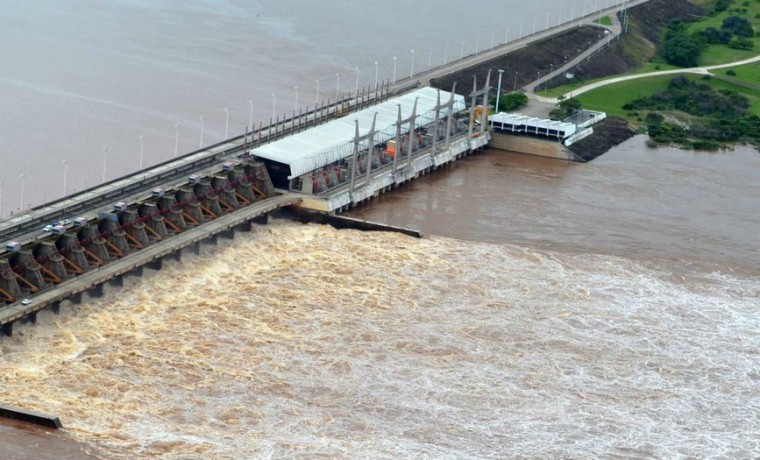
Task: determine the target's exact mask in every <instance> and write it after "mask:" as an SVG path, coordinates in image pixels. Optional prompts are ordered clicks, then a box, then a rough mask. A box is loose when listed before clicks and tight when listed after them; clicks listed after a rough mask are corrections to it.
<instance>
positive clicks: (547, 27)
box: [544, 13, 551, 30]
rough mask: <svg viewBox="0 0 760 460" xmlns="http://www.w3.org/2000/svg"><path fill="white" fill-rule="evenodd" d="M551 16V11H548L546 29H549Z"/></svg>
mask: <svg viewBox="0 0 760 460" xmlns="http://www.w3.org/2000/svg"><path fill="white" fill-rule="evenodd" d="M549 16H551V13H546V28H545V29H544V30H548V29H549Z"/></svg>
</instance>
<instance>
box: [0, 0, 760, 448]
mask: <svg viewBox="0 0 760 460" xmlns="http://www.w3.org/2000/svg"><path fill="white" fill-rule="evenodd" d="M297 3H298V2H294V1H282V2H277V3H275V2H266V1H262V2H236V1H224V2H222V1H218V0H213V1H212V0H208V1H197V2H190V3H185V4H183V6H182V7H177V6H176V5H174V4H173V3H172V2H163V1H160V0H150V1H147V0H146V1H141V2H121V1H115V2H108V4H107V5H106V4H101V3H97V2H95V3H93V2H80V3H76V4H72V3H71V2H67V3H66V2H57V1H53V0H45V1H40V2H34V3H19V2H2V1H1V0H0V4H3V6H4V14H3V16H2V18H0V24H1V25H2V27H0V38H2V40H3V43H4V47H3V48H2V49H0V58H2V62H3V67H2V68H0V77H1V78H0V95H2V97H3V100H4V101H5V103H4V105H3V108H4V110H3V111H2V112H0V132H2V133H3V135H4V143H3V146H2V149H3V150H2V159H3V162H2V168H0V182H2V193H3V195H2V197H3V198H4V201H3V202H2V203H3V205H2V209H0V214H2V215H3V216H7V215H8V214H9V213H10V211H17V210H18V209H20V208H21V207H22V206H23V204H22V201H23V203H26V204H27V205H28V204H30V203H39V202H41V201H43V200H44V199H45V198H52V197H54V196H60V195H61V192H62V191H63V190H62V185H63V184H62V182H61V183H59V180H60V179H61V177H60V176H61V166H62V165H61V164H60V163H59V161H62V160H67V161H68V164H67V167H68V183H67V190H68V191H72V190H75V189H81V188H82V187H84V186H88V185H89V186H91V185H94V184H95V183H99V182H100V179H101V173H102V170H103V166H104V164H103V153H102V151H101V149H102V147H108V150H107V152H106V159H107V161H108V162H107V164H106V165H107V166H108V168H107V173H108V177H115V176H116V175H118V174H120V173H123V172H128V171H132V170H134V169H135V168H136V167H137V162H138V157H137V155H138V152H139V150H138V149H139V143H138V136H139V135H141V134H142V135H144V141H145V145H144V147H145V161H146V164H153V163H155V162H157V161H159V160H162V159H167V158H169V157H171V156H172V155H173V152H174V145H175V144H174V141H175V137H174V136H175V128H174V123H178V124H179V127H178V131H176V132H177V133H179V137H178V139H179V150H180V151H181V152H184V151H187V150H189V149H191V148H193V147H194V146H197V145H198V143H199V134H200V133H199V128H200V126H199V121H200V120H199V119H198V115H200V114H205V115H206V116H205V118H204V123H205V125H204V127H205V136H206V137H205V143H209V142H213V141H216V140H219V139H220V138H221V136H222V135H223V133H224V122H225V119H224V115H225V113H224V112H223V108H224V107H228V108H229V109H230V110H229V112H230V123H229V124H230V132H236V131H235V130H233V129H232V127H233V126H237V127H238V128H237V131H241V130H242V126H243V125H245V124H246V123H247V121H248V117H249V108H250V106H249V105H248V100H249V98H250V99H251V100H253V101H254V104H252V105H253V107H254V120H259V119H268V116H269V113H270V111H271V108H272V107H271V105H272V103H273V102H275V101H273V100H272V99H274V98H272V96H271V93H272V92H276V93H277V99H276V102H277V104H279V105H278V107H279V108H278V111H283V108H282V106H283V105H285V106H286V108H287V110H291V109H292V107H293V105H294V102H295V101H294V99H293V97H294V94H293V89H294V85H300V86H301V87H300V91H301V92H300V96H301V98H302V99H301V101H304V100H308V101H309V102H308V103H311V101H313V100H314V99H315V96H316V94H315V90H316V87H315V86H312V85H313V84H314V83H315V82H314V79H315V78H319V79H320V81H321V83H322V86H321V90H322V92H323V93H322V94H323V95H324V97H325V98H326V97H332V96H334V92H335V90H336V88H335V86H334V85H335V84H336V81H335V73H336V72H340V73H341V75H342V77H341V80H340V83H339V85H342V86H341V88H342V89H343V90H345V91H348V90H351V89H352V88H351V86H352V79H353V78H355V75H354V74H352V71H353V70H354V69H355V67H356V66H359V67H360V68H361V74H360V79H361V81H362V82H365V83H367V82H371V81H372V79H373V77H374V75H372V74H373V70H374V69H373V60H374V59H378V60H379V61H380V64H379V70H380V76H381V78H383V77H385V78H387V77H389V76H390V75H391V71H392V67H391V66H392V61H390V59H389V58H390V56H392V55H397V56H398V57H399V60H398V64H399V67H398V75H399V77H401V76H402V75H403V74H404V73H406V72H408V71H409V70H410V64H411V62H410V57H411V56H410V53H409V51H410V50H409V48H410V46H409V45H410V43H414V46H415V47H416V49H417V55H416V56H417V65H418V66H422V67H423V68H424V67H425V66H426V65H427V62H426V61H427V60H428V57H430V59H431V62H432V63H435V60H436V59H439V60H441V59H442V57H443V53H444V52H448V57H449V58H452V57H458V54H459V52H460V46H461V45H460V43H461V42H463V41H465V42H466V48H465V49H464V52H465V54H467V53H469V52H472V51H474V47H475V46H480V47H481V48H482V47H484V46H485V45H486V44H488V42H489V41H490V38H491V37H492V36H494V37H496V39H497V41H498V37H499V36H500V34H501V30H502V26H503V25H504V19H503V18H505V17H507V18H509V19H508V20H507V27H510V26H511V27H512V29H511V32H510V33H511V35H512V36H514V35H515V34H516V30H517V27H518V25H519V24H520V23H524V24H525V32H527V31H528V30H529V28H530V27H531V26H532V25H533V24H534V23H538V26H539V28H540V26H542V25H543V24H541V23H542V22H543V21H544V19H546V21H547V22H548V21H549V20H550V19H551V20H552V22H553V21H554V20H556V19H559V17H560V16H561V15H562V16H563V17H565V18H567V17H569V16H570V15H571V12H572V11H573V10H571V8H574V13H575V14H576V15H577V14H578V12H579V11H580V10H589V9H590V8H591V7H590V3H597V2H588V1H586V2H581V1H577V2H565V1H561V2H560V1H552V0H544V1H540V0H536V1H535V2H531V3H530V4H524V2H522V3H520V2H511V1H508V2H479V1H477V0H476V1H471V2H453V1H452V2H446V1H442V0H441V1H436V2H427V1H419V2H412V3H410V4H406V3H405V2H400V1H398V2H396V1H394V2H389V3H387V4H384V5H385V6H386V7H385V8H380V7H372V11H370V12H364V13H362V14H359V13H355V14H354V13H352V14H347V13H346V12H345V8H347V7H346V6H345V5H344V2H338V1H324V2H319V6H318V7H314V6H310V7H307V6H303V5H297ZM518 3H519V4H518ZM598 3H599V5H600V6H601V4H602V3H603V2H602V1H601V0H600V1H599V2H598ZM605 3H606V2H605ZM315 5H316V4H315ZM485 5H488V6H489V8H492V9H491V10H489V11H491V12H492V14H490V15H489V17H488V18H484V17H483V14H482V13H480V12H479V11H478V7H483V6H485ZM376 6H377V5H376ZM299 8H300V9H299ZM405 8H409V11H406V10H405ZM562 8H565V9H564V10H562ZM546 11H549V12H550V13H548V14H547V13H546ZM296 12H298V13H296ZM400 12H402V13H405V14H399V13H400ZM450 16H455V17H457V18H458V20H459V24H455V26H456V25H462V24H464V26H461V27H455V26H451V27H449V29H447V33H450V36H446V35H442V33H441V27H440V24H442V23H445V22H446V18H447V17H450ZM420 18H427V19H426V20H423V19H420ZM494 31H499V34H498V35H497V34H496V33H495V32H494ZM505 32H508V31H505ZM442 36H443V37H444V38H441V37H442ZM346 37H350V39H348V38H346ZM422 50H425V51H422ZM431 50H432V51H435V52H436V54H433V55H429V54H428V53H429V52H430V51H431ZM326 82H329V83H326ZM306 88H308V89H306ZM328 93H332V94H330V95H328ZM283 95H285V96H283ZM306 103H307V102H303V103H302V104H303V105H305V104H306ZM214 107H217V109H214ZM214 110H215V112H213V114H212V111H214ZM43 128H44V132H45V135H40V134H39V133H40V130H41V129H43ZM130 145H131V147H130ZM758 171H760V155H758V152H757V151H755V150H752V149H748V148H744V147H741V148H737V149H736V150H734V151H730V152H720V153H711V154H705V153H694V152H684V151H680V150H675V149H658V150H650V149H647V148H646V147H645V146H644V142H643V140H642V139H641V138H634V139H632V140H631V141H629V142H626V143H625V144H624V145H622V146H620V147H618V148H616V149H613V151H611V152H610V153H608V154H606V155H604V156H603V157H601V158H599V159H597V160H595V161H594V162H593V163H590V164H585V165H578V164H568V163H565V162H559V161H555V160H549V159H541V158H535V157H527V156H520V155H514V154H507V153H503V152H496V151H485V152H482V153H479V154H478V155H475V156H472V157H469V158H467V159H465V160H462V161H459V162H457V163H456V164H455V165H454V166H452V167H450V168H446V169H445V170H442V171H439V172H436V173H434V174H431V175H429V176H426V177H424V178H422V179H420V180H418V181H415V182H412V183H410V184H407V185H405V186H403V187H401V188H399V189H398V190H395V191H394V192H393V193H391V194H388V195H385V196H383V197H382V198H381V199H379V200H374V201H373V202H371V203H370V204H369V205H367V206H365V207H362V208H359V209H357V210H355V211H354V212H353V215H355V216H357V217H363V218H367V219H371V220H377V221H382V222H388V223H392V224H396V225H401V226H406V227H415V228H421V229H422V230H423V231H424V232H425V233H426V235H427V236H426V238H424V239H421V240H418V239H413V238H410V237H405V236H401V235H398V234H391V233H360V232H355V231H348V230H342V231H337V230H333V229H331V228H329V227H322V226H315V225H301V224H294V223H290V222H287V221H279V220H277V221H274V222H273V223H272V224H271V225H269V226H266V227H255V229H254V231H253V232H251V233H249V234H239V235H238V236H237V238H236V239H235V240H234V241H227V242H224V243H223V244H221V245H219V246H207V247H205V249H204V251H203V252H202V254H201V255H199V256H191V255H186V256H185V257H184V258H183V259H182V260H181V261H179V262H166V263H165V264H164V268H163V269H162V270H161V271H159V272H151V271H146V274H145V276H143V277H141V278H137V277H133V278H130V279H128V280H127V281H126V283H125V286H124V287H123V288H119V289H113V290H108V291H107V293H106V295H105V297H103V298H97V299H93V298H90V299H85V300H84V301H83V302H82V303H81V304H79V305H64V307H63V309H62V314H61V315H60V316H54V315H52V314H51V313H49V312H45V313H44V314H42V315H40V318H39V321H38V324H36V325H23V326H22V325H17V328H16V329H15V334H14V336H13V337H10V338H2V339H0V404H9V405H15V406H22V407H26V408H28V409H33V410H37V411H40V412H43V413H48V414H55V415H58V416H59V417H60V418H61V420H62V422H63V424H64V426H65V429H64V430H63V431H62V432H60V433H50V432H47V431H44V430H38V429H34V428H31V427H29V426H26V425H24V424H16V423H7V422H3V423H2V424H0V458H2V459H3V460H5V459H8V460H22V459H28V458H37V459H66V460H82V459H91V458H103V459H120V458H123V459H133V458H153V459H196V458H212V459H231V458H330V459H333V458H345V459H353V458H431V459H433V458H435V459H439V458H451V459H454V458H456V459H460V458H473V459H474V458H478V459H480V458H518V459H519V458H526V459H527V458H556V459H559V458H578V459H586V458H589V459H597V458H598V459H608V458H620V459H636V458H754V457H760V444H759V443H758V441H757V439H758V438H759V437H758V433H760V421H759V420H758V418H757V414H758V412H760V407H759V406H760V402H758V399H757V390H756V389H757V387H758V385H760V354H758V350H760V332H758V331H760V320H758V319H757V312H758V306H759V305H760V271H759V270H758V264H757V260H758V258H760V237H758V233H757V228H760V213H758V210H760V207H758V205H757V201H756V198H757V196H758V192H760V188H759V186H758V182H757V180H756V177H757V173H758ZM21 173H25V174H26V177H25V178H24V179H21V180H19V179H20V176H19V174H21ZM16 178H19V179H16ZM24 185H25V186H26V189H25V192H26V196H25V199H24V200H20V198H21V189H22V188H23V186H24Z"/></svg>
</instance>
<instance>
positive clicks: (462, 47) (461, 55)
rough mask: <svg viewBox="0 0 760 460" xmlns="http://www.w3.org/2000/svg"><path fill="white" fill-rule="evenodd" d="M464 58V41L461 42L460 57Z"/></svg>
mask: <svg viewBox="0 0 760 460" xmlns="http://www.w3.org/2000/svg"><path fill="white" fill-rule="evenodd" d="M462 58H464V42H461V43H460V44H459V59H462Z"/></svg>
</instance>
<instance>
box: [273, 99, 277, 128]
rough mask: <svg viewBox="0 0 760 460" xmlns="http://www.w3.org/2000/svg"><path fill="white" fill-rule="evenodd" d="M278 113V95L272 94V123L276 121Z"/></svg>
mask: <svg viewBox="0 0 760 460" xmlns="http://www.w3.org/2000/svg"><path fill="white" fill-rule="evenodd" d="M276 111H277V94H275V93H272V121H274V117H275V113H276Z"/></svg>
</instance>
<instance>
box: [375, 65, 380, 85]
mask: <svg viewBox="0 0 760 460" xmlns="http://www.w3.org/2000/svg"><path fill="white" fill-rule="evenodd" d="M378 70H379V67H378V66H377V61H375V91H377V72H378Z"/></svg>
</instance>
